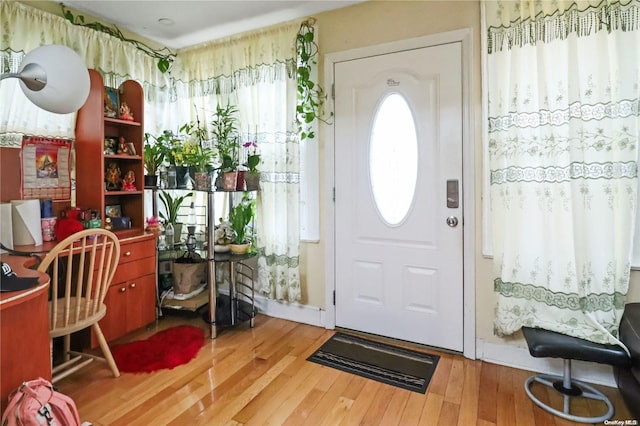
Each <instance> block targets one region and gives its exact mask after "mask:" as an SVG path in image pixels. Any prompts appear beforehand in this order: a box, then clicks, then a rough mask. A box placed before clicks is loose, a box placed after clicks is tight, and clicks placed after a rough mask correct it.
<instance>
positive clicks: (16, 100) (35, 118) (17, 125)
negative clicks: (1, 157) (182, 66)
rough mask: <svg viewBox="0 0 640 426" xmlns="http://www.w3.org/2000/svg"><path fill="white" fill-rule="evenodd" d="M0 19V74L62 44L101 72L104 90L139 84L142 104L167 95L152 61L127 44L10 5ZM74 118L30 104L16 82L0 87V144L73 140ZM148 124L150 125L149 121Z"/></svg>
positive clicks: (0, 8) (0, 4) (1, 3)
mask: <svg viewBox="0 0 640 426" xmlns="http://www.w3.org/2000/svg"><path fill="white" fill-rule="evenodd" d="M0 16H1V18H0V19H1V21H0V26H1V27H2V37H0V70H1V71H2V72H3V73H4V72H17V70H18V68H19V66H20V63H21V62H22V58H23V57H24V56H25V55H26V54H27V53H29V52H30V51H31V50H33V49H35V48H36V47H39V46H42V45H46V44H62V45H65V46H68V47H70V48H71V49H73V50H74V51H75V52H76V53H77V54H78V55H80V57H81V58H82V59H84V61H85V62H86V64H87V67H88V68H94V69H96V70H98V71H100V73H101V74H102V75H103V78H104V83H105V85H106V86H109V87H118V86H119V85H120V83H122V82H123V81H124V80H127V79H133V80H137V81H138V82H140V83H141V84H142V85H143V87H144V90H145V96H146V98H147V100H148V99H154V98H156V97H158V96H159V95H158V94H157V93H164V92H167V90H165V89H166V88H167V87H169V76H168V75H165V74H162V73H161V72H160V71H159V70H158V69H157V66H156V62H155V60H154V59H153V58H151V57H149V56H148V55H146V54H145V53H143V52H141V51H140V50H138V49H136V48H135V47H134V46H132V45H130V44H128V43H125V42H122V41H121V40H118V39H117V38H114V37H111V36H109V35H108V34H104V33H101V32H98V31H94V30H92V29H89V28H84V27H80V26H77V25H72V24H71V23H70V22H68V21H67V20H65V19H64V18H62V17H59V16H56V15H53V14H51V13H47V12H44V11H42V10H39V9H36V8H33V7H30V6H27V5H25V4H22V3H18V2H14V1H7V0H0ZM145 108H148V105H145ZM75 117H76V114H75V113H71V114H54V113H50V112H47V111H44V110H42V109H40V108H38V107H37V106H35V105H33V104H32V103H31V102H30V101H29V100H28V99H27V98H26V97H25V96H24V95H23V93H22V90H21V89H20V88H19V86H18V80H17V79H13V78H12V79H6V80H3V81H2V83H0V135H3V136H1V137H0V140H1V141H3V145H5V146H6V145H8V144H10V143H11V142H9V141H10V140H13V141H14V142H13V143H15V142H16V141H17V142H19V141H20V140H21V138H20V137H19V136H18V137H15V136H13V137H12V134H13V135H15V134H33V135H39V136H49V137H63V138H69V139H73V138H74V137H75V135H74V129H75ZM151 117H152V116H151ZM145 118H146V117H145ZM151 122H152V123H153V122H155V120H154V119H153V118H152V119H151Z"/></svg>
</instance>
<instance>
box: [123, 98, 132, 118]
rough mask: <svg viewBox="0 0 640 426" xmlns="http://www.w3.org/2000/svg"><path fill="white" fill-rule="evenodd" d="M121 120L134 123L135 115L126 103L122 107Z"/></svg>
mask: <svg viewBox="0 0 640 426" xmlns="http://www.w3.org/2000/svg"><path fill="white" fill-rule="evenodd" d="M120 119H121V120H129V121H133V113H132V112H131V109H129V105H127V103H126V102H122V105H120Z"/></svg>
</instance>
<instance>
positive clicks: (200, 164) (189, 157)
mask: <svg viewBox="0 0 640 426" xmlns="http://www.w3.org/2000/svg"><path fill="white" fill-rule="evenodd" d="M180 131H182V132H184V133H186V135H187V136H188V140H187V141H186V142H185V143H184V144H183V146H182V156H183V161H184V164H185V165H186V166H188V167H189V175H191V176H192V178H193V181H194V188H195V189H197V190H201V191H208V190H209V187H210V185H209V171H210V170H209V168H210V167H211V163H212V161H213V159H214V158H215V156H216V153H215V152H214V150H213V149H211V148H209V147H207V146H205V136H206V130H205V129H202V128H200V125H199V123H198V124H194V123H187V124H185V125H183V126H182V127H181V128H180Z"/></svg>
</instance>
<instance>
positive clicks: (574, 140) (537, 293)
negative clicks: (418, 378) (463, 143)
mask: <svg viewBox="0 0 640 426" xmlns="http://www.w3.org/2000/svg"><path fill="white" fill-rule="evenodd" d="M484 7H485V12H486V14H485V19H486V22H485V23H486V28H487V32H486V37H487V44H486V45H487V49H488V51H487V52H486V53H487V73H488V74H487V82H488V116H489V123H488V141H489V143H488V149H489V156H490V164H489V166H490V191H491V192H490V196H491V215H492V219H493V220H492V227H493V242H494V246H493V250H494V269H495V270H494V272H495V277H496V278H495V291H496V293H497V297H498V303H497V308H496V318H495V332H496V334H498V335H508V334H512V333H514V332H516V331H517V330H519V329H520V328H521V327H522V326H529V327H540V328H544V329H548V330H553V331H557V332H561V333H564V334H568V335H571V336H575V337H579V338H583V339H587V340H591V341H594V342H598V343H610V344H619V342H618V339H617V337H618V326H619V323H620V318H621V316H622V312H623V309H624V303H625V299H626V294H627V290H628V285H629V274H630V256H631V249H632V236H633V231H634V218H635V212H636V208H637V168H638V167H637V160H638V141H639V137H640V128H639V117H640V108H639V102H640V2H638V1H622V2H617V1H610V2H609V1H600V0H598V1H577V2H563V1H557V2H540V1H516V2H514V1H487V2H485V4H484Z"/></svg>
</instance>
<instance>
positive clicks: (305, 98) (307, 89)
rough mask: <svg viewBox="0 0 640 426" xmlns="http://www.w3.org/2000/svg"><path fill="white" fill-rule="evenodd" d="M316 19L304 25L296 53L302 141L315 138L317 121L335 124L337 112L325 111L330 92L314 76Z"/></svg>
mask: <svg viewBox="0 0 640 426" xmlns="http://www.w3.org/2000/svg"><path fill="white" fill-rule="evenodd" d="M315 23H316V20H315V19H314V18H310V19H307V20H306V21H304V22H302V24H300V29H299V30H298V34H297V36H296V52H297V53H298V70H297V77H298V103H297V105H296V124H297V126H298V134H299V135H300V140H304V139H313V138H315V133H314V132H313V122H314V121H315V120H320V121H322V122H323V123H327V124H331V123H330V120H331V118H332V117H333V112H329V113H328V114H326V113H325V111H324V104H325V101H326V100H327V94H326V93H325V91H324V89H323V88H322V86H320V85H319V84H318V83H317V82H314V81H313V79H312V67H313V66H315V65H317V64H318V61H317V57H318V44H317V43H316V41H315V27H314V25H315Z"/></svg>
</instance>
